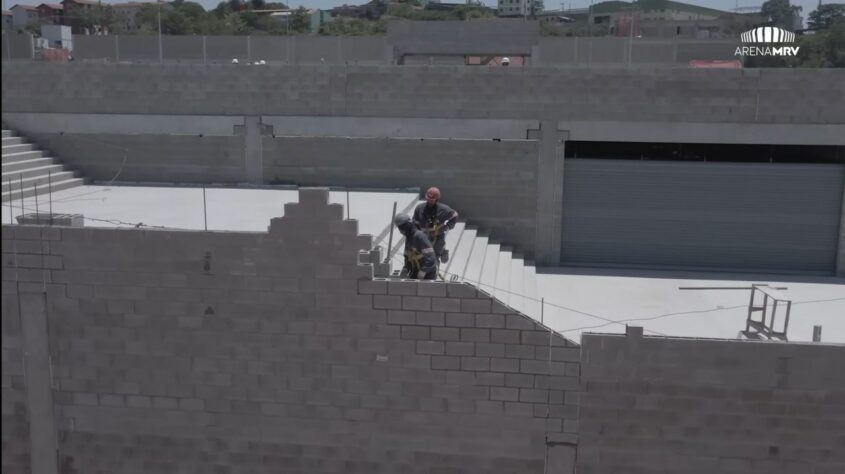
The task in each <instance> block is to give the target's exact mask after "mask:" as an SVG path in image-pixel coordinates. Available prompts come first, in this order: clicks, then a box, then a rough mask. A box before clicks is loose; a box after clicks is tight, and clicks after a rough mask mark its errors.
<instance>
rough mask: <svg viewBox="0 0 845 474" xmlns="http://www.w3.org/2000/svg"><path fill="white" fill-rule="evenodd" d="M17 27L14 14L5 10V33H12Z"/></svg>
mask: <svg viewBox="0 0 845 474" xmlns="http://www.w3.org/2000/svg"><path fill="white" fill-rule="evenodd" d="M14 27H15V23H14V21H13V17H12V12H10V11H9V10H3V31H12V30H13V29H14Z"/></svg>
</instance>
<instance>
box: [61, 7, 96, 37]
mask: <svg viewBox="0 0 845 474" xmlns="http://www.w3.org/2000/svg"><path fill="white" fill-rule="evenodd" d="M99 4H100V2H95V1H93V0H62V6H63V7H64V13H63V15H64V19H65V22H64V24H65V25H67V26H70V27H71V30H72V31H73V34H75V35H78V34H88V33H90V31H87V29H86V28H85V27H84V26H83V23H84V22H83V19H84V17H85V16H86V14H87V10H90V9H92V8H94V7H96V6H97V5H99Z"/></svg>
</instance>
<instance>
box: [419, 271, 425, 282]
mask: <svg viewBox="0 0 845 474" xmlns="http://www.w3.org/2000/svg"><path fill="white" fill-rule="evenodd" d="M417 279H418V280H425V272H424V271H419V272H417Z"/></svg>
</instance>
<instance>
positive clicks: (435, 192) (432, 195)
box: [425, 187, 440, 199]
mask: <svg viewBox="0 0 845 474" xmlns="http://www.w3.org/2000/svg"><path fill="white" fill-rule="evenodd" d="M425 198H426V199H440V190H439V189H437V188H434V187H431V188H428V191H426V192H425Z"/></svg>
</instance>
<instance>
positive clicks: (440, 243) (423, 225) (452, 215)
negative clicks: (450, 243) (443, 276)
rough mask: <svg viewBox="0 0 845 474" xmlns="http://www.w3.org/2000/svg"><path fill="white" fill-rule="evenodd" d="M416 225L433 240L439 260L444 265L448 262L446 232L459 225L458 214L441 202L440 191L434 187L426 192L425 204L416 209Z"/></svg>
mask: <svg viewBox="0 0 845 474" xmlns="http://www.w3.org/2000/svg"><path fill="white" fill-rule="evenodd" d="M414 223H416V224H417V226H419V228H420V229H422V230H423V231H424V232H425V233H426V235H427V236H428V238H429V240H431V243H432V245H433V246H434V253H435V255H436V256H437V258H438V259H439V260H440V261H441V262H443V263H446V262H448V261H449V251H448V250H446V249H445V248H444V247H445V246H446V232H447V231H449V230H452V229H454V228H455V224H457V223H458V213H457V212H456V211H455V210H454V209H452V208H451V207H449V206H447V205H445V204H443V203H442V202H440V190H439V189H437V188H434V187H432V188H428V191H426V192H425V204H419V205H417V208H416V209H414Z"/></svg>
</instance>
